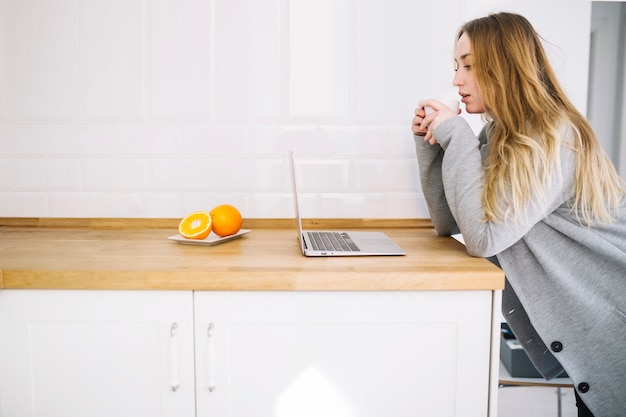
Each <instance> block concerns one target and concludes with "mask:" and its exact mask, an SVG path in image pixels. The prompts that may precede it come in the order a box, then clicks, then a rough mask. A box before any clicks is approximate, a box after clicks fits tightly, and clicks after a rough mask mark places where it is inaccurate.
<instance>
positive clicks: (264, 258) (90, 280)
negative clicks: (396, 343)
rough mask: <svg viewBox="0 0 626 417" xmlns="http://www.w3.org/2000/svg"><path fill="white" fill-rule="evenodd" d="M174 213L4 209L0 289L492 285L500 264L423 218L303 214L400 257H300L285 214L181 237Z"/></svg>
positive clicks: (497, 281)
mask: <svg viewBox="0 0 626 417" xmlns="http://www.w3.org/2000/svg"><path fill="white" fill-rule="evenodd" d="M177 226H178V220H175V219H143V220H141V219H19V218H0V288H6V289H9V288H14V289H19V288H28V289H114V290H117V289H123V290H141V289H154V290H235V291H245V290H256V291H259V290H260V291H263V290H279V291H280V290H287V291H306V290H319V291H361V290H363V291H393V290H399V291H407V290H493V289H502V288H503V287H504V273H503V272H502V271H501V270H500V269H498V268H497V267H495V266H493V265H491V264H490V263H489V262H488V261H486V260H484V259H481V258H473V257H470V256H469V255H467V252H466V251H465V248H464V246H463V245H462V244H460V243H458V242H457V241H455V240H454V239H452V238H449V237H440V236H437V235H436V234H435V232H434V230H433V229H432V226H431V225H430V221H429V220H423V219H407V220H402V219H400V220H394V219H390V220H386V219H385V220H368V219H363V220H358V219H318V220H308V221H306V224H305V226H306V227H307V228H346V229H354V230H357V229H367V228H377V229H381V230H384V231H385V232H386V233H387V234H388V235H389V236H390V237H391V238H392V239H393V240H394V241H396V242H397V243H398V244H399V245H400V246H402V247H403V248H404V249H405V250H406V251H407V255H406V256H376V257H357V258H354V257H343V258H306V257H304V256H302V254H301V253H300V247H299V244H298V240H297V238H296V231H295V226H294V224H293V220H291V219H246V220H244V226H243V227H244V228H246V229H252V232H250V233H249V234H247V235H245V236H243V237H242V238H240V239H236V240H233V241H230V242H226V243H223V244H220V245H216V246H208V247H204V246H190V245H182V244H178V243H176V242H173V241H170V240H168V239H167V237H168V236H171V235H175V234H177Z"/></svg>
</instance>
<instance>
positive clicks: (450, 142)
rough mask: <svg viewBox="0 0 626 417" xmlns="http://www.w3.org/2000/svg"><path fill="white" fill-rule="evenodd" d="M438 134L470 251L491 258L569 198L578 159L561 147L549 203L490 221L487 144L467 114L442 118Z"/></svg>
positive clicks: (447, 185)
mask: <svg viewBox="0 0 626 417" xmlns="http://www.w3.org/2000/svg"><path fill="white" fill-rule="evenodd" d="M434 133H435V137H436V138H437V142H438V143H439V144H440V148H441V149H442V152H441V153H442V162H441V167H440V169H441V178H442V182H443V190H444V193H445V200H446V201H447V206H448V208H449V210H450V213H451V215H452V217H453V218H454V219H455V220H456V223H457V224H458V227H459V229H460V232H461V233H462V234H463V238H464V240H465V244H466V247H467V251H468V253H469V254H470V255H473V256H480V257H490V256H493V255H496V254H498V253H500V252H502V251H503V250H505V249H506V248H508V247H509V246H511V245H513V244H514V243H515V242H517V241H518V240H519V239H521V238H522V237H523V236H524V235H525V234H526V233H527V232H528V230H529V229H530V228H531V227H532V226H533V225H535V224H536V223H537V222H539V221H541V220H542V219H543V218H544V217H545V216H546V215H547V214H548V213H550V212H551V211H553V210H554V209H556V208H557V207H558V206H559V205H561V204H562V203H563V202H564V201H565V200H566V199H567V198H568V196H569V190H571V187H572V184H573V178H574V175H575V173H574V170H575V157H574V152H573V151H572V150H571V149H569V148H568V147H566V146H561V171H560V172H561V173H562V177H561V176H560V175H559V170H557V169H555V172H554V174H553V178H551V180H550V182H549V183H548V186H547V189H546V192H545V195H544V197H545V198H544V200H543V202H539V201H533V202H531V203H529V204H528V205H527V207H525V210H524V212H523V213H518V220H517V221H513V220H509V221H503V222H485V221H484V210H483V207H482V190H483V187H484V185H485V178H484V170H483V163H482V154H481V148H482V147H483V144H482V143H481V141H480V140H479V138H477V137H476V135H475V134H474V132H473V131H472V130H471V128H470V126H469V125H468V123H467V122H466V121H465V120H464V119H463V118H461V117H454V118H451V119H448V120H446V121H444V122H442V123H441V124H440V125H439V126H438V127H437V129H436V130H435V132H434ZM433 168H434V165H433ZM420 172H421V168H420ZM430 175H431V177H433V176H434V175H433V174H430ZM424 185H426V186H427V187H431V186H432V187H436V188H435V192H437V190H438V189H439V188H440V187H441V184H440V183H433V184H432V185H431V184H428V183H427V184H422V186H423V187H424ZM429 194H430V192H429ZM425 196H426V192H425ZM427 199H428V197H427Z"/></svg>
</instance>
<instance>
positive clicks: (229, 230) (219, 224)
mask: <svg viewBox="0 0 626 417" xmlns="http://www.w3.org/2000/svg"><path fill="white" fill-rule="evenodd" d="M210 215H211V220H212V223H213V233H215V234H216V235H218V236H221V237H224V236H230V235H234V234H235V233H237V232H238V231H239V230H240V229H241V226H242V224H243V220H242V218H241V213H240V212H239V210H237V209H236V208H235V207H233V206H231V205H230V204H222V205H219V206H217V207H215V208H214V209H213V210H211V212H210Z"/></svg>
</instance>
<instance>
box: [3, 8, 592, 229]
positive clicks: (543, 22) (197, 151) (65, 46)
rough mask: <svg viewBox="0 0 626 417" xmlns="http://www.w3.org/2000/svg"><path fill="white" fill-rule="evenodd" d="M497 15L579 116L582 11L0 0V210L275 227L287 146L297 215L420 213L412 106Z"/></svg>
mask: <svg viewBox="0 0 626 417" xmlns="http://www.w3.org/2000/svg"><path fill="white" fill-rule="evenodd" d="M518 3H523V4H518ZM504 9H508V10H512V11H519V12H522V13H524V14H525V15H526V16H527V17H528V18H529V19H530V20H531V21H532V22H533V23H534V24H535V25H536V27H537V29H538V31H539V32H540V33H541V34H542V35H543V36H544V37H545V38H546V39H547V40H548V41H550V42H552V43H553V44H554V46H553V47H551V48H550V49H551V53H552V54H553V56H554V63H555V66H556V68H557V71H558V72H559V74H560V75H562V81H563V83H564V84H565V87H566V89H567V90H568V92H570V94H571V96H572V99H573V100H574V102H575V103H576V104H577V105H578V106H579V107H580V108H581V109H582V110H584V108H585V105H586V94H587V89H586V83H587V58H588V46H589V20H590V3H589V2H586V1H575V2H571V1H556V0H551V1H545V0H544V1H537V0H532V1H525V2H517V1H497V0H491V1H485V0H466V1H461V0H438V1H437V2H427V3H426V2H417V1H414V0H384V1H382V0H342V1H337V0H264V1H262V2H261V1H257V0H169V1H168V0H0V216H17V217H22V216H34V217H181V216H183V215H184V214H186V213H188V212H190V211H194V210H200V209H210V208H212V207H213V206H214V205H216V204H220V203H231V204H234V205H236V206H237V207H239V208H240V210H241V211H242V213H243V215H244V217H250V218H252V217H258V218H263V217H276V218H280V217H289V216H291V215H292V214H293V210H292V201H291V195H290V188H289V181H288V175H287V173H288V169H287V161H286V155H287V150H288V149H294V150H295V151H296V153H297V154H298V155H299V156H300V158H301V164H300V165H301V174H302V175H301V176H302V178H301V183H302V184H303V185H304V188H305V191H306V194H305V196H304V200H305V201H308V203H309V205H310V208H309V209H307V210H305V212H304V213H303V214H304V216H305V217H371V218H398V217H399V218H403V217H409V218H413V217H428V212H427V210H426V208H425V204H424V201H423V198H422V196H421V193H420V187H419V181H418V177H417V164H416V162H415V158H414V149H413V142H412V135H411V133H410V120H411V116H412V113H413V109H414V107H415V105H416V103H417V100H418V99H420V98H423V97H428V96H442V95H444V94H449V93H450V91H451V88H450V81H451V78H452V75H453V74H452V46H453V37H454V34H455V32H456V29H457V28H458V26H459V25H460V24H461V23H462V22H463V21H465V20H466V19H469V18H473V17H476V16H480V15H483V14H485V13H487V12H489V11H497V10H504ZM564 10H567V18H565V14H564ZM564 19H566V20H567V23H565V22H564ZM555 22H562V24H555ZM473 123H476V121H475V120H473ZM322 167H324V168H325V170H324V172H323V173H321V168H322ZM316 173H319V174H321V176H320V177H319V178H316V177H315V174H316Z"/></svg>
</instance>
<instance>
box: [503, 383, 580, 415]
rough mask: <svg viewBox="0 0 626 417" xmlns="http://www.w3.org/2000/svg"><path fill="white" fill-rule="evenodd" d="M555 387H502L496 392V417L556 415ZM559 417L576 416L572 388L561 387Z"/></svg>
mask: <svg viewBox="0 0 626 417" xmlns="http://www.w3.org/2000/svg"><path fill="white" fill-rule="evenodd" d="M557 395H558V394H557V389H556V388H549V387H504V388H500V389H499V392H498V417H557V416H558V406H557V398H558V397H557ZM561 407H562V408H561V417H577V409H576V398H575V397H574V389H573V388H562V389H561Z"/></svg>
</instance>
